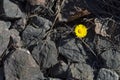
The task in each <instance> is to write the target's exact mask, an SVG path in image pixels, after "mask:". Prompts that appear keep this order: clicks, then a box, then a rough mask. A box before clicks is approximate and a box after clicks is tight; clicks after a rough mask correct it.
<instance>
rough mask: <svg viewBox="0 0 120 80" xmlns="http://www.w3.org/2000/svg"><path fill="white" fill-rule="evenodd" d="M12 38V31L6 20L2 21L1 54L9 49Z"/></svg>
mask: <svg viewBox="0 0 120 80" xmlns="http://www.w3.org/2000/svg"><path fill="white" fill-rule="evenodd" d="M9 40H10V32H9V30H8V27H7V25H6V23H5V22H3V21H0V56H1V55H2V54H3V52H4V51H5V50H6V49H7V47H8V44H9Z"/></svg>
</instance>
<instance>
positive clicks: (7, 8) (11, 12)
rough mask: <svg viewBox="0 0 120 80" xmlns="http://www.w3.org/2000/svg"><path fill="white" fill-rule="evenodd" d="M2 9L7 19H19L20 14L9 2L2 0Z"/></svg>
mask: <svg viewBox="0 0 120 80" xmlns="http://www.w3.org/2000/svg"><path fill="white" fill-rule="evenodd" d="M3 8H4V12H5V15H6V16H7V17H12V18H15V17H21V16H22V12H21V10H20V9H19V7H18V6H17V5H16V4H14V3H13V2H11V1H10V0H3Z"/></svg>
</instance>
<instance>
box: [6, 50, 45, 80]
mask: <svg viewBox="0 0 120 80" xmlns="http://www.w3.org/2000/svg"><path fill="white" fill-rule="evenodd" d="M4 73H5V79H6V80H39V79H44V77H43V74H42V73H41V71H40V68H39V66H38V65H37V64H36V62H35V60H34V59H33V57H32V56H31V54H30V52H29V51H28V50H26V49H21V48H18V49H17V50H15V51H12V52H10V53H9V55H8V57H7V59H6V60H5V62H4Z"/></svg>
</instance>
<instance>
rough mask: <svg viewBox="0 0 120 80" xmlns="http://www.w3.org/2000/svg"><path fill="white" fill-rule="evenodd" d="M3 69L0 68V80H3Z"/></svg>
mask: <svg viewBox="0 0 120 80" xmlns="http://www.w3.org/2000/svg"><path fill="white" fill-rule="evenodd" d="M3 70H4V68H3V67H0V80H4V71H3Z"/></svg>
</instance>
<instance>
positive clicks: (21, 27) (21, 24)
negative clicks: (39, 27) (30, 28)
mask: <svg viewBox="0 0 120 80" xmlns="http://www.w3.org/2000/svg"><path fill="white" fill-rule="evenodd" d="M26 24H27V21H26V19H25V18H21V19H19V20H16V21H15V23H14V25H13V26H12V28H14V29H16V30H18V31H19V32H22V31H23V30H24V29H25V25H26Z"/></svg>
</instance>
